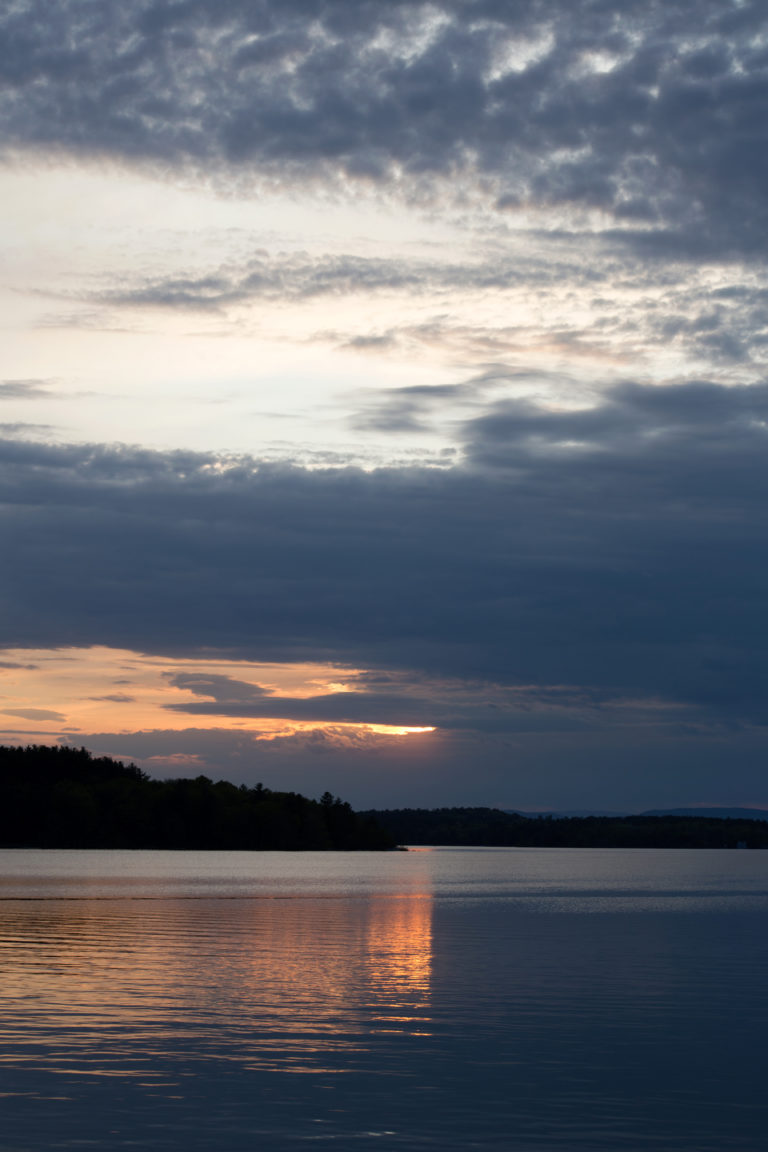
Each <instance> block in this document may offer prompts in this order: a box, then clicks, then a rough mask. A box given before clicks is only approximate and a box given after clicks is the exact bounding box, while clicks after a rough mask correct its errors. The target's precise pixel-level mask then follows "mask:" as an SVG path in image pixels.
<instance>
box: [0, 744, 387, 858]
mask: <svg viewBox="0 0 768 1152" xmlns="http://www.w3.org/2000/svg"><path fill="white" fill-rule="evenodd" d="M0 847H3V848H187V849H216V848H218V849H230V848H234V849H265V848H266V849H281V850H299V849H344V850H349V849H384V848H394V847H395V841H394V840H393V839H392V838H391V837H390V836H389V834H388V833H386V832H383V831H382V829H381V828H379V827H378V826H377V825H376V823H375V821H373V820H371V819H369V818H366V817H361V816H358V815H357V814H356V813H355V812H353V811H352V809H351V808H350V806H349V804H347V803H345V802H344V801H342V800H340V799H339V798H338V797H335V798H334V797H333V796H332V795H331V793H330V792H326V793H325V794H324V795H323V796H322V797H321V799H320V800H308V799H307V798H306V797H305V796H300V795H299V794H298V793H296V792H273V791H271V790H270V789H269V788H264V787H263V786H262V785H261V784H257V785H256V787H255V788H247V787H246V786H245V784H241V785H240V786H239V787H238V786H237V785H235V784H229V783H228V782H227V781H226V780H219V781H217V782H216V783H214V782H213V780H209V779H208V777H207V776H197V777H196V778H195V779H194V780H191V779H178V780H152V779H150V777H149V776H147V774H146V773H145V772H142V771H141V770H140V769H139V768H137V767H136V765H135V764H129V765H125V764H123V763H121V762H120V761H118V760H112V759H111V758H110V757H109V756H102V757H99V758H96V757H94V756H92V755H91V753H90V752H89V751H88V750H87V749H85V748H67V747H47V746H45V745H39V744H38V745H30V746H28V747H26V748H13V747H4V746H0Z"/></svg>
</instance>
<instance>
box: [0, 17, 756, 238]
mask: <svg viewBox="0 0 768 1152" xmlns="http://www.w3.org/2000/svg"><path fill="white" fill-rule="evenodd" d="M763 21H764V13H763V11H762V7H761V5H759V4H757V3H736V2H733V3H729V2H728V0H670V2H669V3H666V4H663V5H655V6H653V7H651V8H649V7H648V5H645V4H643V5H641V4H637V3H631V4H625V5H622V6H621V7H617V6H612V7H609V8H606V7H605V5H602V4H595V3H592V2H591V0H538V2H537V3H532V4H528V5H523V6H520V5H510V4H508V3H502V2H501V0H476V2H475V3H473V4H471V5H467V4H466V3H463V2H461V0H437V2H436V3H430V4H420V3H414V2H409V3H403V2H393V3H389V4H386V5H382V4H380V3H373V2H372V0H363V2H361V3H359V4H354V5H350V4H348V3H346V2H343V0H330V2H329V0H280V3H277V0H257V2H254V0H230V2H228V3H226V4H222V3H220V2H219V0H187V2H184V3H175V4H170V3H165V2H154V0H119V2H118V0H106V2H105V3H103V4H99V5H85V4H83V3H81V2H80V0H63V2H62V3H60V4H57V5H56V8H55V10H51V8H50V6H49V5H48V4H46V3H44V0H30V3H28V4H25V5H23V6H20V5H19V6H12V7H10V8H9V9H8V10H7V11H6V12H5V14H4V16H3V17H2V20H1V21H0V34H1V35H2V40H1V41H0V45H1V47H0V72H1V73H2V77H3V85H4V88H3V98H2V101H0V126H1V127H2V131H3V137H4V139H5V141H6V148H7V149H8V151H9V152H10V153H14V152H15V153H18V152H19V151H20V150H21V151H26V152H29V151H34V152H41V153H47V154H50V153H51V152H55V153H64V154H68V155H75V156H81V157H97V158H101V157H104V156H107V157H112V158H116V159H118V160H120V161H122V162H126V161H127V162H129V163H131V162H133V163H139V164H149V165H152V166H153V167H154V168H155V169H157V170H159V171H161V172H163V171H168V170H169V169H172V168H174V167H176V168H178V167H187V168H190V167H191V168H193V169H196V170H198V171H199V172H200V173H203V172H204V173H206V175H208V174H209V173H210V172H212V171H215V170H217V169H218V170H219V171H222V170H228V171H229V172H230V173H231V174H233V175H234V174H237V173H244V174H246V175H248V176H251V175H252V176H256V177H258V178H266V179H270V180H280V181H290V180H292V179H302V180H303V181H305V182H306V181H307V180H309V179H315V178H316V179H318V180H322V181H326V182H328V181H331V182H334V183H335V184H336V185H337V187H339V186H340V187H344V186H347V185H348V184H349V182H350V181H352V182H360V181H364V182H368V183H370V182H375V183H377V184H379V185H380V186H382V187H386V188H388V189H391V190H392V191H393V193H396V194H406V195H417V194H422V195H423V190H424V188H425V187H426V186H429V184H430V183H432V184H434V182H435V181H436V180H437V181H442V182H444V184H445V185H446V186H449V185H453V186H456V187H457V188H459V190H460V191H461V190H462V183H463V184H464V185H466V182H467V181H468V180H472V181H477V180H478V179H480V180H482V179H483V178H485V180H486V182H487V185H488V188H489V189H490V190H491V193H492V195H494V196H495V201H496V204H497V206H498V209H499V210H500V211H503V210H507V211H510V210H515V209H517V208H521V207H525V206H527V205H530V204H532V203H536V204H538V205H540V206H544V205H548V206H550V207H551V208H553V209H555V210H560V211H571V210H573V209H585V210H590V211H599V212H601V213H604V214H605V216H606V218H607V219H608V220H609V221H610V222H612V225H613V226H614V227H617V228H621V229H623V232H622V235H623V237H624V238H625V239H626V241H627V243H629V244H631V245H633V246H634V247H635V248H637V249H638V250H640V251H643V252H645V253H647V254H649V255H654V254H662V255H665V256H668V255H669V254H670V253H673V254H674V255H675V257H676V258H680V259H685V258H690V257H691V256H695V255H701V254H702V253H708V254H709V255H711V256H714V257H726V258H728V257H729V256H730V255H732V254H733V253H735V252H738V253H740V254H742V255H746V256H750V257H751V256H753V255H755V254H762V253H764V252H765V236H766V222H767V219H766V217H767V215H768V208H767V207H766V197H765V183H766V174H767V172H768V167H767V165H768V161H766V159H765V157H766V155H768V151H767V150H766V147H765V144H766V132H767V131H768V129H767V128H766V121H765V117H764V115H763V109H764V107H765V102H766V97H767V95H768V63H767V62H766V53H765V48H764V43H763V36H762V34H763V31H764V28H763ZM485 194H486V195H487V194H488V193H487V192H486V193H485Z"/></svg>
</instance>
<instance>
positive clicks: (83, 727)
mask: <svg viewBox="0 0 768 1152" xmlns="http://www.w3.org/2000/svg"><path fill="white" fill-rule="evenodd" d="M201 666H202V665H201V661H200V660H198V659H195V660H183V659H173V660H166V659H163V658H161V657H152V656H145V655H142V654H141V653H138V652H129V651H120V650H114V649H108V648H87V649H77V648H71V649H63V650H53V651H45V650H43V651H40V650H35V649H32V650H26V649H25V650H6V651H3V652H1V653H0V727H2V728H3V730H4V734H5V736H6V738H8V737H15V738H16V739H22V740H28V741H30V742H32V743H42V742H44V738H45V739H48V740H59V739H61V738H62V737H66V738H68V739H71V740H75V741H76V739H77V735H78V734H79V733H82V732H94V731H97V732H98V731H101V732H104V731H114V732H120V731H123V732H129V731H130V732H135V731H136V730H139V729H152V728H164V729H169V728H170V729H173V728H177V729H182V728H186V727H188V721H187V720H186V719H185V718H184V714H183V713H181V714H179V715H176V714H175V708H176V707H183V706H184V705H185V704H187V703H188V702H189V700H190V698H193V699H194V698H195V697H198V696H204V697H209V696H213V697H217V696H218V697H219V698H220V699H221V702H222V707H223V714H224V715H225V716H226V713H227V709H232V711H233V712H234V716H233V717H232V718H231V719H230V720H229V723H231V724H233V725H236V726H237V727H238V728H240V729H242V730H243V731H244V732H247V733H249V734H251V735H252V736H254V737H255V738H256V739H258V740H270V739H274V738H275V737H276V736H286V735H290V734H291V733H294V732H300V731H311V730H312V729H314V728H321V729H323V728H327V727H328V725H326V724H323V723H322V722H313V721H308V720H296V721H293V720H291V719H290V716H288V717H286V719H285V720H277V719H270V718H269V717H254V718H251V719H248V718H242V717H239V716H238V715H237V710H238V707H239V706H240V705H242V704H243V702H247V701H249V700H252V699H254V698H256V699H259V698H260V697H261V696H262V694H263V695H264V696H269V697H270V698H272V696H273V695H274V697H275V698H276V699H277V700H278V701H279V700H280V699H281V698H282V697H287V698H288V699H289V700H290V699H298V700H306V701H311V700H312V699H313V698H315V697H318V696H321V695H323V694H325V693H328V692H332V693H336V694H339V693H340V692H343V691H349V688H348V686H347V684H346V683H339V682H338V676H339V672H340V669H339V668H336V667H323V666H322V665H316V664H299V665H291V664H265V665H258V664H250V663H246V662H244V661H236V660H215V659H213V660H206V661H205V662H204V667H205V672H201V671H200V668H201ZM348 671H349V676H350V677H351V678H352V679H354V678H355V677H357V676H359V675H360V673H359V671H357V670H354V669H349V670H348ZM39 700H48V701H55V702H56V703H55V708H50V709H44V708H36V707H33V706H31V705H30V702H31V701H39ZM288 711H289V712H290V705H289V707H288ZM19 719H21V720H24V721H25V723H24V724H23V725H19V724H18V723H15V724H14V720H16V721H18V720H19ZM221 722H222V720H221V716H211V717H205V716H203V715H201V716H198V717H196V720H195V724H196V726H197V727H200V728H219V727H220V726H221ZM334 723H335V725H336V726H337V725H338V724H339V723H343V721H335V722H334ZM351 726H352V727H354V728H355V729H359V731H360V734H361V735H365V734H366V733H371V734H376V733H378V734H381V735H385V736H406V735H410V734H413V733H422V732H432V731H434V728H430V727H408V726H404V725H398V724H379V723H370V724H368V723H365V722H361V723H354V724H352V725H351Z"/></svg>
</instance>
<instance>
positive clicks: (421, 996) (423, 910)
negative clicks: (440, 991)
mask: <svg viewBox="0 0 768 1152" xmlns="http://www.w3.org/2000/svg"><path fill="white" fill-rule="evenodd" d="M367 949H368V970H369V973H370V981H371V985H372V987H373V988H374V989H375V990H376V992H377V993H378V996H379V999H380V1002H381V1007H384V1005H385V1004H386V1006H387V1007H388V1008H390V1009H391V1008H396V1009H397V1008H399V1009H400V1010H401V1012H400V1015H398V1016H393V1015H392V1014H391V1013H389V1014H387V1015H386V1019H388V1020H389V1022H390V1023H391V1024H394V1023H395V1022H398V1023H400V1024H405V1023H408V1022H412V1021H415V1020H417V1019H419V1020H420V1021H422V1022H424V1020H425V1016H424V1014H423V1012H422V1013H420V1014H419V1016H418V1017H416V1016H415V1015H414V1012H415V1010H416V1009H423V1008H424V1007H426V1006H427V1004H428V1002H429V994H430V989H431V980H432V898H431V897H429V896H408V897H401V898H400V899H397V900H386V901H380V902H376V903H375V904H373V905H372V906H371V909H370V918H369V921H368V926H367ZM382 1016H383V1014H382V1013H381V1012H379V1013H378V1014H377V1018H378V1019H381V1018H382Z"/></svg>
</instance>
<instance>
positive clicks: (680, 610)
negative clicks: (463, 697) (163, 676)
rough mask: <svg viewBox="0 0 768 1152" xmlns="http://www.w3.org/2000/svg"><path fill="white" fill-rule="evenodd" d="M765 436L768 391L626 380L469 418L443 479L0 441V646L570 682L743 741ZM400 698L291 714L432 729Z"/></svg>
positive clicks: (222, 685) (753, 690) (225, 699)
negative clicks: (738, 726) (389, 719)
mask: <svg viewBox="0 0 768 1152" xmlns="http://www.w3.org/2000/svg"><path fill="white" fill-rule="evenodd" d="M767 430H768V385H756V386H753V387H732V388H727V387H722V386H719V385H715V384H712V383H710V382H707V381H701V382H699V383H696V382H692V383H689V384H687V385H666V386H657V387H651V386H647V385H640V384H636V383H632V382H626V383H624V384H622V385H618V386H616V387H614V388H613V389H611V390H609V391H608V392H607V393H606V394H605V395H604V396H602V397H601V398H599V399H598V400H597V401H595V402H594V404H593V405H592V407H589V408H582V409H579V410H566V409H557V408H550V407H547V406H545V405H543V404H538V405H537V404H534V403H533V402H532V401H527V402H522V401H520V402H503V403H498V404H491V405H490V407H489V408H488V409H487V411H485V412H484V413H483V414H481V415H477V416H475V417H473V418H472V419H470V420H468V421H467V422H466V424H465V427H464V440H465V448H464V462H463V463H461V464H457V465H454V466H453V467H449V468H445V469H431V468H425V467H418V466H414V467H412V468H406V467H403V468H399V469H377V470H374V471H371V472H365V471H362V470H360V469H357V468H352V467H347V468H343V467H341V468H328V469H317V468H315V469H304V468H300V467H291V466H289V465H277V464H260V463H258V462H257V461H255V460H252V459H250V458H247V457H217V456H214V455H208V454H203V453H197V454H196V453H192V452H175V453H172V452H171V453H162V452H151V451H145V450H139V449H129V448H109V447H98V446H91V447H89V446H82V445H60V446H51V445H42V444H33V443H27V442H20V441H5V442H3V444H2V446H1V448H2V451H1V452H0V499H1V500H2V511H0V531H2V536H3V539H4V541H5V544H6V547H7V549H8V555H9V556H12V557H13V563H12V564H9V565H6V566H4V567H3V571H2V576H1V577H0V580H1V581H2V583H1V585H0V593H1V594H2V596H3V601H4V603H5V604H6V605H7V611H6V613H5V614H4V617H3V625H2V633H0V642H1V643H2V644H3V645H4V646H7V647H24V646H28V647H33V646H34V647H50V646H54V645H55V646H67V645H79V646H83V645H89V644H106V645H111V646H114V647H119V648H129V649H134V650H142V651H145V652H152V653H156V654H162V655H164V656H168V657H172V656H173V655H174V654H175V655H178V656H198V657H200V658H203V659H204V658H205V656H206V655H208V656H211V657H212V656H215V655H216V654H217V653H218V654H221V655H226V656H228V657H233V658H238V659H240V658H242V659H250V660H256V661H278V662H282V661H296V660H313V661H324V662H331V663H336V664H338V665H340V666H342V667H343V666H347V667H357V668H370V669H373V670H379V671H383V672H387V671H390V672H391V671H397V670H401V671H402V670H406V671H407V673H408V679H409V683H411V684H413V683H415V682H418V680H419V678H420V677H424V676H428V677H434V676H440V677H443V678H446V677H447V678H451V677H454V678H457V679H458V680H464V681H466V680H477V681H481V682H485V683H486V684H501V685H507V686H509V687H514V686H516V685H541V686H546V685H572V686H574V687H576V688H582V689H589V690H590V691H592V692H596V693H599V694H602V697H603V698H604V699H609V698H612V697H613V696H619V697H621V698H623V699H636V700H646V701H648V700H657V701H661V702H662V703H665V704H667V705H675V706H676V707H682V708H693V709H694V710H695V709H699V710H700V713H701V716H706V717H709V718H710V719H711V720H712V721H717V722H733V723H752V722H755V723H763V722H764V718H765V702H766V692H767V690H768V678H767V676H766V671H765V669H766V668H767V667H768V651H766V640H765V637H766V636H768V618H767V617H766V600H765V595H764V587H763V575H762V574H763V572H764V570H765V564H766V560H767V559H768V540H767V539H766V533H765V522H764V515H765V513H764V499H763V492H764V490H765V487H766V484H768V474H767V469H768V455H767V454H766V436H767V435H768V431H767ZM184 675H185V676H186V679H184V678H182V677H181V676H180V675H177V676H176V681H175V684H176V686H177V687H184V688H186V689H188V690H192V691H193V692H194V693H195V694H196V695H199V696H212V697H214V701H213V704H205V703H202V702H201V703H199V704H198V703H195V704H189V705H188V706H187V710H188V711H193V710H195V709H198V710H201V709H202V710H204V711H206V712H209V713H210V712H214V710H215V707H217V706H221V707H222V708H223V709H224V711H225V713H226V714H228V715H233V714H236V713H237V708H239V709H242V710H244V711H241V712H240V714H243V715H245V714H248V715H262V716H263V715H268V714H269V715H276V714H277V711H278V710H279V709H281V708H283V707H284V705H282V704H280V703H279V702H277V701H276V700H275V699H274V698H273V697H268V698H267V697H264V695H263V693H264V689H263V688H261V686H259V685H254V684H247V683H245V682H238V681H235V680H230V679H228V678H223V679H222V678H216V677H212V676H207V675H205V674H204V673H200V674H199V675H198V674H194V675H191V676H190V674H184ZM409 692H410V689H409V690H407V691H406V692H405V693H401V695H404V696H405V699H404V700H403V703H404V704H408V705H409V710H408V715H407V716H404V715H403V713H402V712H400V711H399V708H400V702H398V706H397V709H395V708H394V705H393V701H392V700H391V699H389V697H386V698H385V696H386V694H384V695H382V694H381V693H380V690H379V689H376V688H369V689H366V691H365V692H364V693H361V694H359V695H365V694H367V695H368V696H369V699H368V700H367V701H366V700H361V699H359V698H358V699H355V698H354V696H355V694H345V695H344V699H343V700H342V699H339V698H337V696H336V695H335V694H331V696H329V697H327V698H326V700H325V702H322V701H317V699H316V700H315V702H314V703H304V704H301V703H300V702H295V701H294V702H292V703H291V707H292V708H293V709H294V713H293V714H294V715H295V714H296V713H295V709H297V708H304V709H307V710H308V711H307V714H308V715H309V712H310V711H311V710H312V709H314V710H315V715H318V714H319V713H318V710H319V709H324V710H325V711H324V712H323V717H324V718H325V719H327V720H329V721H331V720H336V721H338V720H339V719H340V717H341V716H342V715H347V716H350V717H351V716H352V712H353V711H354V712H355V715H354V718H355V719H356V720H360V721H362V722H366V720H369V719H370V717H371V716H372V715H374V714H375V715H376V716H381V715H384V714H387V715H390V714H391V715H392V716H393V717H394V713H395V711H397V717H396V720H395V722H396V723H400V724H403V723H407V722H408V721H409V720H412V721H413V723H414V724H419V725H421V724H431V723H434V722H435V721H434V715H435V712H434V710H433V711H431V712H430V710H429V709H427V708H422V707H421V702H420V701H419V700H418V699H414V698H413V696H411V698H410V701H409V700H408V695H409ZM379 697H380V698H379ZM438 697H439V694H438ZM438 697H434V696H433V697H431V698H430V699H431V700H432V699H436V698H438ZM466 704H467V702H466V701H464V704H463V705H461V706H457V707H456V710H455V713H456V715H457V716H461V713H462V707H463V706H464V705H466ZM233 706H237V707H236V708H235V707H233ZM286 707H287V705H286ZM390 708H391V709H392V711H391V713H390V712H389V711H387V710H388V709H390ZM358 709H360V710H361V711H357V710H358ZM366 709H367V712H366ZM363 712H365V713H366V715H365V716H363V714H362V713H363ZM427 712H429V715H427V714H426V713H427ZM443 716H444V717H445V720H444V722H445V723H450V716H449V715H448V710H447V709H443ZM477 723H478V724H479V720H478V721H477Z"/></svg>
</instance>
